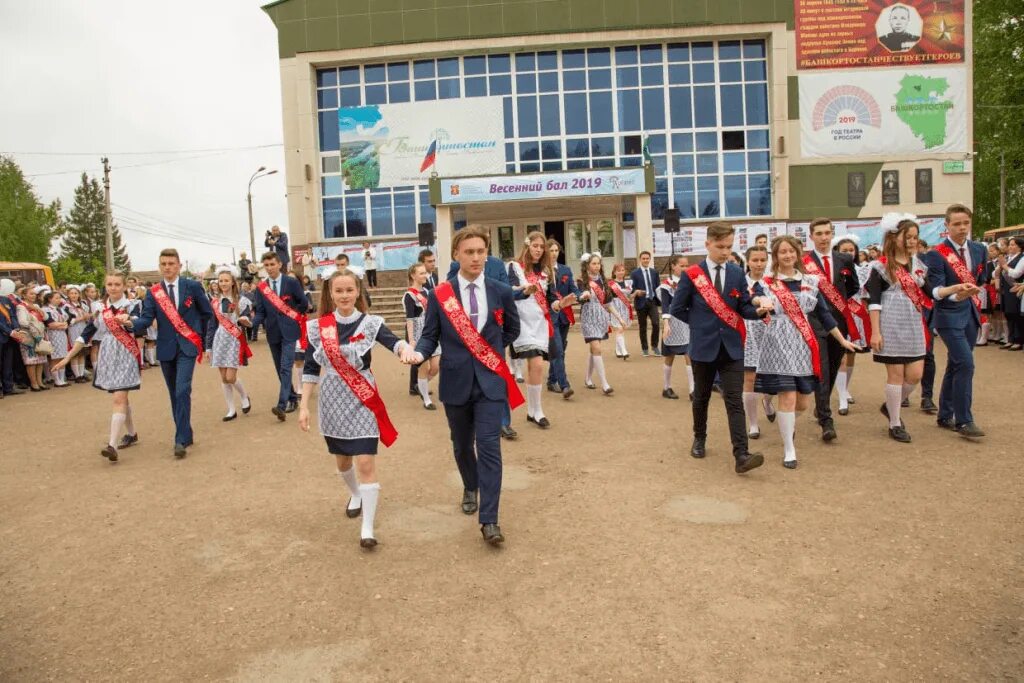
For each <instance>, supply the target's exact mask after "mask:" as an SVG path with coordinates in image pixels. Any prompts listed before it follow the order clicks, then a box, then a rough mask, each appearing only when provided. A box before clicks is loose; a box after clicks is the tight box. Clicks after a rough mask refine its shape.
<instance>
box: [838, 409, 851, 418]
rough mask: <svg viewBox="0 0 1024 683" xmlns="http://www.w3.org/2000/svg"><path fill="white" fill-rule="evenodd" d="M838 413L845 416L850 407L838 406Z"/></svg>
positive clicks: (848, 412)
mask: <svg viewBox="0 0 1024 683" xmlns="http://www.w3.org/2000/svg"><path fill="white" fill-rule="evenodd" d="M839 414H840V415H842V416H843V417H846V416H847V415H849V414H850V409H849V408H840V409H839Z"/></svg>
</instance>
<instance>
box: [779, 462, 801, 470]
mask: <svg viewBox="0 0 1024 683" xmlns="http://www.w3.org/2000/svg"><path fill="white" fill-rule="evenodd" d="M799 465H800V461H799V460H783V461H782V466H783V467H785V468H786V469H787V470H795V469H796V468H797V467H798V466H799Z"/></svg>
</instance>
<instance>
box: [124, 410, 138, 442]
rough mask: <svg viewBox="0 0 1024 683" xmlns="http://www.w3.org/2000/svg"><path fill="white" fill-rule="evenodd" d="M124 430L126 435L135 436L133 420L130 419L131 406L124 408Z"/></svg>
mask: <svg viewBox="0 0 1024 683" xmlns="http://www.w3.org/2000/svg"><path fill="white" fill-rule="evenodd" d="M124 431H125V433H126V434H128V436H135V420H133V419H132V407H131V406H126V407H125V409H124Z"/></svg>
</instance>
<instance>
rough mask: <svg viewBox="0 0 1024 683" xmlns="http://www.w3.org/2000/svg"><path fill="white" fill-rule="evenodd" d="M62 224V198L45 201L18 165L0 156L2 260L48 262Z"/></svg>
mask: <svg viewBox="0 0 1024 683" xmlns="http://www.w3.org/2000/svg"><path fill="white" fill-rule="evenodd" d="M61 227H62V226H61V218H60V201H59V200H55V201H53V202H51V203H50V204H43V203H42V202H41V201H40V200H39V197H37V196H36V193H35V189H34V188H33V187H32V185H31V184H29V182H28V181H27V180H25V176H24V174H23V173H22V172H21V168H20V167H19V166H18V164H17V163H15V162H14V160H13V159H10V158H8V157H0V235H3V239H0V261H29V262H32V263H47V262H48V261H49V256H50V244H51V243H52V242H53V240H54V239H55V238H56V237H58V236H59V235H60V232H61Z"/></svg>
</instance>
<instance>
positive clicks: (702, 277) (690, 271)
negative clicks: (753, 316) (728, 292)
mask: <svg viewBox="0 0 1024 683" xmlns="http://www.w3.org/2000/svg"><path fill="white" fill-rule="evenodd" d="M686 276H687V277H688V278H690V281H691V282H692V283H693V286H694V287H696V288H697V291H698V292H699V293H700V295H701V296H702V297H704V301H705V302H706V303H707V305H708V307H709V308H710V309H711V310H712V312H714V314H715V315H717V316H718V319H719V320H721V321H722V322H723V323H725V324H726V325H728V326H729V327H731V328H732V329H734V330H736V332H738V333H739V335H740V342H741V343H742V344H743V345H744V346H745V345H746V343H747V326H746V324H745V323H744V322H743V318H741V317H740V314H739V313H737V312H736V311H734V310H733V309H731V308H729V306H728V304H726V303H725V299H723V298H722V295H721V293H719V291H718V290H717V289H715V286H714V285H713V284H711V280H709V279H708V276H707V274H706V273H705V272H704V269H703V268H701V267H700V265H696V266H690V267H689V268H687V269H686Z"/></svg>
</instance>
